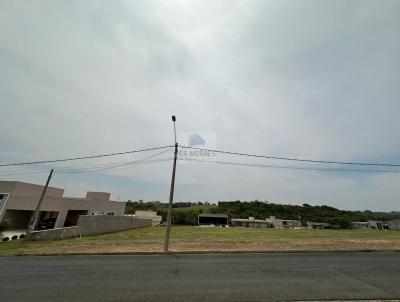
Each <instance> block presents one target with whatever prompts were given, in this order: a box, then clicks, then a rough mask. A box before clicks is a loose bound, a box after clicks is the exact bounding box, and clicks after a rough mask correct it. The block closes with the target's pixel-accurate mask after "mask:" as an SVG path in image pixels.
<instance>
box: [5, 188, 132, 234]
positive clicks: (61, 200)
mask: <svg viewBox="0 0 400 302" xmlns="http://www.w3.org/2000/svg"><path fill="white" fill-rule="evenodd" d="M42 190H43V186H41V185H35V184H29V183H23V182H9V181H0V193H10V195H9V197H8V199H7V202H6V203H5V206H4V210H3V212H4V213H5V211H6V210H22V211H34V210H35V209H36V206H37V203H38V201H39V197H40V195H41V193H42ZM63 193H64V189H60V188H54V187H49V188H48V190H47V193H46V196H45V197H44V199H43V203H42V205H41V208H40V210H41V211H49V212H58V217H57V221H56V225H55V227H56V228H61V227H63V226H64V223H65V219H66V217H67V213H68V210H75V211H87V212H88V214H90V213H91V212H92V211H105V212H108V211H114V212H115V214H116V215H117V216H118V215H124V212H125V202H119V201H111V200H109V197H110V194H109V193H105V192H88V194H87V195H88V196H89V197H90V198H89V199H87V198H71V197H63ZM94 198H95V199H94ZM99 198H104V199H99ZM1 218H2V217H0V221H1Z"/></svg>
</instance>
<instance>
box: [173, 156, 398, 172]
mask: <svg viewBox="0 0 400 302" xmlns="http://www.w3.org/2000/svg"><path fill="white" fill-rule="evenodd" d="M179 160H185V161H193V162H198V163H209V164H222V165H232V166H246V167H259V168H273V169H275V168H276V169H288V170H310V171H328V172H365V173H400V171H399V170H371V169H369V170H368V169H335V168H312V167H294V166H278V165H263V164H250V163H238V162H229V161H211V160H199V159H190V158H180V159H179Z"/></svg>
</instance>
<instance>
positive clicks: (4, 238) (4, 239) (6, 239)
mask: <svg viewBox="0 0 400 302" xmlns="http://www.w3.org/2000/svg"><path fill="white" fill-rule="evenodd" d="M2 240H3V241H8V240H10V238H9V237H3V239H2Z"/></svg>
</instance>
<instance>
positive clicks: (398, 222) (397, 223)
mask: <svg viewBox="0 0 400 302" xmlns="http://www.w3.org/2000/svg"><path fill="white" fill-rule="evenodd" d="M386 224H387V225H388V227H389V230H400V219H394V220H388V221H386Z"/></svg>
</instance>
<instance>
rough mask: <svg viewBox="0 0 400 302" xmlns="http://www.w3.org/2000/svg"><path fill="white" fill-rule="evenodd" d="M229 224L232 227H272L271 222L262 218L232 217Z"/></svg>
mask: <svg viewBox="0 0 400 302" xmlns="http://www.w3.org/2000/svg"><path fill="white" fill-rule="evenodd" d="M231 225H232V226H234V227H247V228H272V224H271V223H269V222H267V221H266V220H262V219H254V217H249V218H248V219H241V218H232V219H231Z"/></svg>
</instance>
